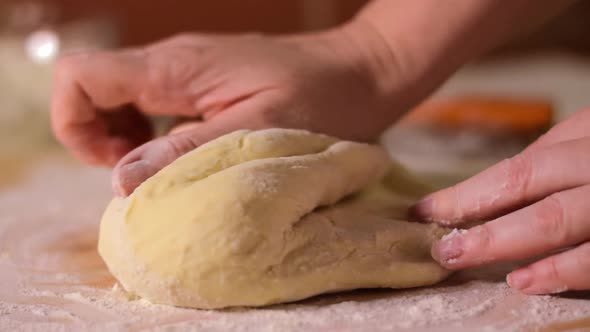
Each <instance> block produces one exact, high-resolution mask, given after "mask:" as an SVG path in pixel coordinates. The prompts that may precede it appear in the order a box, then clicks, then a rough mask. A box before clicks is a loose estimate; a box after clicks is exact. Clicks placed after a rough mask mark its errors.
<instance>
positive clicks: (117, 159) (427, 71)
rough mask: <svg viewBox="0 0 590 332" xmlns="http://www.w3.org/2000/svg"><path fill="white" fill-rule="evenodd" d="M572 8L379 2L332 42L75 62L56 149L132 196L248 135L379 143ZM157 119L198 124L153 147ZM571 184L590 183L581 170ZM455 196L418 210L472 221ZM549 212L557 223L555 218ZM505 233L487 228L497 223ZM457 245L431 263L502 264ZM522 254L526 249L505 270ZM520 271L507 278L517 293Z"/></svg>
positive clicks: (57, 118)
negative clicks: (184, 161)
mask: <svg viewBox="0 0 590 332" xmlns="http://www.w3.org/2000/svg"><path fill="white" fill-rule="evenodd" d="M570 2H571V1H560V0H541V1H533V0H514V1H497V0H479V1H473V0H453V1H440V0H420V1H407V0H379V1H373V2H372V3H370V4H369V5H368V6H367V7H366V8H364V9H363V10H362V11H361V12H360V13H359V14H358V15H357V16H356V17H355V18H354V19H352V20H351V21H349V22H347V23H345V24H343V25H342V26H338V27H335V28H333V29H330V30H327V31H321V32H315V33H309V34H300V35H292V36H262V35H208V34H185V35H180V36H176V37H173V38H170V39H168V40H164V41H161V42H158V43H155V44H152V45H147V46H143V47H136V48H132V49H124V50H118V51H110V52H95V53H79V54H74V55H69V56H66V57H63V58H62V59H61V60H60V61H59V62H58V65H57V70H56V78H55V83H54V94H53V99H52V125H53V128H54V131H55V133H56V136H57V137H58V139H59V140H60V141H61V142H62V143H63V144H64V145H65V146H66V147H67V148H68V149H69V150H70V151H71V152H72V153H73V154H75V155H76V156H77V157H79V158H80V159H82V160H84V161H86V162H88V163H91V164H95V165H103V166H114V171H113V188H114V190H115V192H116V193H117V194H118V195H122V196H124V195H128V194H130V193H131V192H133V190H134V189H135V188H136V187H137V186H138V185H139V184H141V183H142V182H143V181H144V180H145V179H147V178H149V177H150V176H151V175H153V174H155V173H156V172H157V171H158V170H160V169H161V168H162V167H164V166H166V165H168V164H169V163H171V162H172V161H174V160H175V159H176V158H178V157H179V156H181V155H182V154H184V153H186V152H188V151H190V150H192V149H194V148H195V147H197V146H199V145H201V144H203V143H205V142H207V141H209V140H211V139H214V138H216V137H218V136H220V135H223V134H226V133H229V132H232V131H234V130H237V129H244V128H247V129H262V128H268V127H283V128H300V129H308V130H311V131H314V132H321V133H326V134H330V135H334V136H338V137H341V138H343V139H352V140H358V141H372V140H375V139H376V138H377V137H378V136H379V134H380V133H381V132H382V131H383V130H384V129H385V128H387V127H388V126H390V125H391V124H392V123H394V122H395V120H396V119H398V118H399V117H400V116H401V115H402V114H403V112H405V111H406V110H408V109H410V108H411V107H412V106H414V105H416V104H417V103H418V102H420V101H421V100H422V99H423V98H424V97H426V96H427V95H428V94H429V93H431V92H432V91H433V90H434V89H435V88H436V87H438V86H439V85H440V84H441V83H442V82H444V80H445V79H447V78H448V77H449V76H450V75H451V74H452V73H453V72H454V71H456V70H457V69H458V68H459V67H460V66H461V65H463V64H464V63H466V62H468V61H470V60H472V59H473V58H475V57H477V56H478V55H480V54H482V53H484V52H486V51H488V50H489V49H491V48H493V47H495V46H497V45H499V44H501V43H502V42H504V41H506V40H508V39H510V38H512V37H513V36H515V35H516V34H518V33H521V32H522V31H524V30H528V29H531V28H533V27H535V26H537V25H538V24H539V23H541V22H543V21H545V20H546V19H547V18H549V17H551V16H552V15H555V14H556V13H558V12H559V10H560V9H563V8H565V7H567V5H568V4H569V3H570ZM147 115H167V116H176V117H183V118H185V119H189V120H191V121H188V122H185V123H184V124H182V125H181V126H179V127H178V128H176V129H175V130H173V131H171V132H170V133H169V134H168V135H165V136H163V137H159V138H154V137H153V131H152V129H151V127H150V124H149V121H148V120H147ZM587 122H588V121H587ZM554 136H560V137H561V136H562V135H557V134H555V135H554ZM556 146H558V147H560V148H555V149H556V150H559V151H555V152H552V153H554V156H555V157H554V159H555V160H561V164H563V165H568V166H571V164H572V163H571V162H569V161H570V159H568V158H571V154H567V153H566V152H564V151H565V150H567V148H566V147H562V146H561V145H559V144H557V145H556ZM529 151H534V149H529ZM531 153H532V152H531ZM556 162H557V161H556ZM561 164H559V165H561ZM501 165H503V164H500V165H499V166H497V167H500V168H501V167H504V166H501ZM531 167H548V166H547V165H544V164H543V165H540V166H539V165H537V164H535V165H534V166H531ZM564 167H565V166H564ZM558 169H560V170H561V169H562V168H558ZM496 172H501V171H496ZM531 172H532V171H531ZM539 172H541V173H542V174H544V173H543V171H539ZM486 174H488V173H483V174H481V175H479V176H478V177H476V178H475V179H476V180H472V181H471V182H467V184H466V185H463V186H466V188H469V190H470V192H479V193H481V195H483V194H485V193H488V191H489V190H490V188H487V187H485V186H486V185H487V183H485V181H480V180H477V179H480V178H482V177H483V178H485V177H486V176H487V175H486ZM535 174H536V173H535ZM571 175H572V176H577V177H578V178H576V179H577V181H578V182H579V183H582V182H583V181H582V179H581V178H582V177H583V173H582V172H572V174H571ZM519 180H520V177H518V176H517V177H510V176H509V177H507V178H506V181H507V182H506V183H507V185H506V186H507V187H508V188H513V187H515V186H517V185H518V184H519V182H518V181H519ZM535 181H537V179H536V178H535ZM539 181H541V180H539ZM572 181H574V180H572ZM574 182H575V181H574ZM578 182H576V183H578ZM453 188H457V187H453ZM453 188H451V189H448V190H446V191H442V192H439V193H436V194H434V195H433V196H431V197H430V199H428V200H426V201H424V202H422V203H421V204H419V205H417V207H416V208H415V212H416V213H417V214H418V215H420V216H422V217H423V218H425V219H429V220H433V221H439V222H445V221H448V220H453V221H456V222H461V221H464V220H467V219H468V218H467V217H469V216H470V215H469V213H467V212H462V211H458V212H456V213H457V214H453V213H455V212H453V213H450V212H448V211H447V210H445V209H447V208H444V206H445V204H450V203H449V202H451V203H452V202H453V199H454V197H455V196H453V195H455V194H456V193H455V191H456V190H457V189H453ZM461 188H462V187H461ZM550 189H552V190H554V191H551V190H549V191H547V190H545V191H539V192H536V194H534V195H533V196H531V197H528V196H527V197H528V199H527V202H528V201H533V200H536V199H543V198H544V197H543V195H545V196H551V195H552V194H554V193H555V192H559V191H560V190H562V189H563V188H561V189H560V188H555V187H550ZM527 192H528V191H527ZM439 202H444V203H439ZM462 204H463V203H462ZM568 204H570V202H568ZM572 204H573V203H572ZM506 206H511V207H516V206H517V204H513V205H510V204H508V203H507V205H506ZM506 206H502V205H498V204H497V202H496V203H495V204H490V208H489V210H486V211H488V212H487V213H488V214H489V215H494V214H497V215H500V214H501V213H502V212H505V210H502V208H506ZM553 208H558V206H557V205H556V204H554V205H553V206H552V207H551V209H553ZM525 210H526V209H523V210H519V211H525ZM449 213H450V214H449ZM552 213H553V214H552ZM449 215H450V216H451V217H452V218H451V217H449ZM546 215H547V217H551V218H552V217H554V216H555V215H557V214H555V213H554V210H551V212H547V213H546ZM588 215H590V211H589V213H588V214H586V216H588ZM508 216H509V215H507V216H506V217H508ZM537 219H538V218H537ZM579 219H580V218H578V219H577V220H579ZM535 220H536V219H530V222H531V223H532V224H531V225H532V226H531V227H537V228H540V229H542V230H543V229H546V225H545V224H543V223H542V222H538V221H537V222H535ZM494 222H495V223H494ZM494 222H492V223H489V224H486V225H490V226H482V227H491V225H496V224H498V222H496V221H494ZM578 224H579V221H578ZM502 225H503V226H501V227H502V232H506V234H508V233H510V232H514V231H519V229H516V230H514V227H515V226H514V225H515V224H514V223H512V224H510V223H509V222H503V223H502ZM578 226H579V227H581V224H580V225H578ZM543 227H545V228H543ZM480 229H481V228H480ZM485 229H487V228H485ZM539 233H540V231H539ZM587 233H588V237H590V231H587ZM467 234H468V235H466V236H465V237H464V238H467V239H469V237H468V236H471V234H475V231H469V232H468V233H467ZM588 237H586V239H587V238H588ZM545 238H546V237H545ZM458 239H461V238H458ZM546 240H547V241H552V242H551V243H553V244H554V245H553V246H549V245H546V246H545V247H552V248H553V247H562V246H566V245H567V244H566V243H570V242H571V241H569V242H568V241H566V239H565V237H564V238H560V239H559V241H558V240H555V239H553V240H550V239H546ZM455 241H458V240H455ZM526 242H528V243H530V245H533V242H534V240H533V239H528V238H526V239H522V241H521V243H519V244H518V245H521V244H522V243H526ZM558 242H559V243H558ZM482 243H484V242H482ZM515 245H516V244H510V246H515ZM545 247H544V248H545ZM445 248H450V246H449V245H447V244H446V242H441V243H439V244H438V245H436V246H435V247H434V248H433V256H434V257H435V258H436V259H438V260H439V261H440V262H441V264H443V265H445V266H447V267H449V268H452V269H455V268H462V267H466V266H470V265H475V264H479V263H482V262H491V261H493V260H494V259H493V258H492V256H486V255H492V254H494V255H496V253H493V252H492V253H490V252H488V251H486V250H487V249H486V248H483V249H482V248H480V247H478V246H475V245H474V246H473V247H465V248H464V251H463V252H464V253H466V254H465V256H461V257H458V258H456V260H455V259H451V260H450V261H449V259H448V255H446V254H445V253H447V251H448V250H447V251H445V250H446V249H445ZM452 248H454V247H452ZM579 248H582V247H578V249H576V250H580V249H579ZM538 251H539V250H536V251H535V253H538ZM543 252H546V251H543ZM467 253H468V255H467ZM572 253H575V252H572ZM523 255H524V254H523V253H520V254H516V251H515V254H513V255H512V254H510V253H507V256H506V257H502V259H508V260H510V259H515V258H521V257H522V256H523ZM525 256H526V255H525ZM470 257H471V260H470ZM474 257H476V258H477V259H478V260H477V261H478V262H479V263H476V262H475V260H474ZM494 257H500V256H494ZM449 262H456V263H454V264H451V263H449ZM538 264H549V263H543V261H541V262H539V263H538ZM587 265H588V264H587ZM588 269H590V268H587V269H586V270H588ZM523 271H524V270H523ZM568 271H569V270H568ZM583 272H584V270H583V269H581V270H580V271H579V273H578V274H577V276H578V277H577V278H578V279H579V278H581V277H582V276H581V274H582V273H583ZM518 273H519V271H517V272H515V273H513V274H512V275H511V279H509V280H511V282H510V283H511V285H513V286H515V287H517V283H516V282H515V280H516V279H515V278H516V276H517V274H518ZM523 273H524V272H523ZM572 273H573V272H572ZM549 277H550V276H546V277H545V276H544V275H543V274H539V278H541V279H539V280H536V281H534V282H535V285H540V286H538V287H541V286H543V285H544V284H543V282H548V281H547V280H549ZM578 279H576V280H578ZM578 281H579V280H578ZM580 285H581V284H580V283H578V284H575V285H574V284H568V285H566V286H567V287H568V288H572V289H578V288H590V284H589V283H586V285H583V287H582V286H580ZM531 287H532V288H531ZM543 287H544V286H543ZM543 287H541V288H534V286H529V287H525V288H522V287H517V288H522V289H523V290H524V291H525V292H530V293H539V292H547V289H549V290H551V291H553V290H555V289H554V288H547V287H545V288H543ZM560 287H561V284H560ZM564 287H565V286H564ZM562 288H563V287H561V288H560V289H562ZM539 289H545V291H539ZM531 290H532V291H531ZM535 290H536V291H535Z"/></svg>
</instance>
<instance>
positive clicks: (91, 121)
mask: <svg viewBox="0 0 590 332" xmlns="http://www.w3.org/2000/svg"><path fill="white" fill-rule="evenodd" d="M145 73H146V69H145V67H144V64H143V62H142V61H137V59H136V57H134V56H133V55H131V53H125V54H119V55H116V54H113V53H100V54H77V55H72V56H68V57H65V58H63V59H61V60H60V61H59V63H58V65H57V69H56V78H55V82H54V89H53V91H54V92H53V98H52V105H51V112H52V126H53V129H54V131H55V133H56V136H57V138H58V139H59V140H60V141H61V142H62V143H63V144H64V145H65V146H66V147H68V148H69V149H70V150H72V151H73V152H74V153H75V154H76V155H77V156H79V157H80V158H82V159H83V160H86V161H88V162H91V163H95V164H107V165H108V164H113V163H114V162H116V161H117V160H118V159H119V158H120V157H121V155H123V154H125V153H126V152H128V151H129V150H130V149H132V148H134V147H135V146H136V143H137V142H136V140H135V139H134V137H129V136H126V135H113V134H112V123H111V122H109V121H108V119H106V118H105V117H103V116H100V113H99V109H101V110H108V109H114V110H117V109H120V107H121V106H123V105H127V104H130V103H132V102H134V101H135V100H136V99H137V97H138V95H139V91H140V90H141V85H142V84H143V82H144V81H145V75H146V74H145ZM129 114H131V113H128V114H127V115H122V116H126V117H130V115H129ZM134 116H135V117H136V118H137V114H135V115H134ZM140 123H144V124H145V121H140ZM119 133H120V130H119ZM131 136H133V135H131Z"/></svg>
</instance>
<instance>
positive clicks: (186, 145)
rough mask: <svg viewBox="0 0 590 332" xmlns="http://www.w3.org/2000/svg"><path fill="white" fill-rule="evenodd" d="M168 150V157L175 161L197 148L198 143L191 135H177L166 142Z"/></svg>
mask: <svg viewBox="0 0 590 332" xmlns="http://www.w3.org/2000/svg"><path fill="white" fill-rule="evenodd" d="M165 142H166V150H167V151H168V156H169V158H168V159H170V161H173V160H175V159H176V158H178V157H180V156H182V155H183V154H185V153H187V152H188V151H190V150H192V149H194V148H196V147H197V146H198V145H197V144H196V142H195V141H194V140H193V139H192V138H191V136H189V135H180V134H179V135H176V136H172V137H171V138H170V139H167V140H166V141H165Z"/></svg>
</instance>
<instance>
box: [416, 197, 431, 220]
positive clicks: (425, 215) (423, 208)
mask: <svg viewBox="0 0 590 332" xmlns="http://www.w3.org/2000/svg"><path fill="white" fill-rule="evenodd" d="M433 212H434V200H433V199H432V198H431V197H428V196H427V197H425V198H424V199H422V200H421V201H420V202H418V203H416V204H415V205H414V206H412V207H411V208H410V215H411V216H412V217H416V218H418V219H420V220H425V221H431V220H432V213H433Z"/></svg>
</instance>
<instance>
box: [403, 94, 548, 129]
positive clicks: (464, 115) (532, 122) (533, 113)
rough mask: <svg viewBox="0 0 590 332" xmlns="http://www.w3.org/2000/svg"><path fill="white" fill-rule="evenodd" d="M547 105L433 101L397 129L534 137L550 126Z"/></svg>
mask: <svg viewBox="0 0 590 332" xmlns="http://www.w3.org/2000/svg"><path fill="white" fill-rule="evenodd" d="M553 116H554V109H553V106H552V104H551V103H550V102H548V101H547V100H542V99H533V98H528V99H527V98H521V99H518V98H512V97H510V98H506V97H504V98H503V97H454V98H442V97H440V98H433V99H430V100H427V101H426V102H424V103H422V104H420V105H419V106H417V107H416V108H415V109H413V110H412V111H411V112H409V113H408V115H407V116H405V117H404V118H403V119H402V121H401V123H400V125H401V126H422V127H434V128H441V129H445V128H446V129H458V130H460V129H472V130H473V129H475V130H486V131H494V132H496V131H499V132H502V133H511V134H516V135H523V136H531V135H532V136H536V135H539V134H540V133H542V132H544V131H546V130H547V129H549V128H550V127H551V125H552V124H553Z"/></svg>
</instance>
